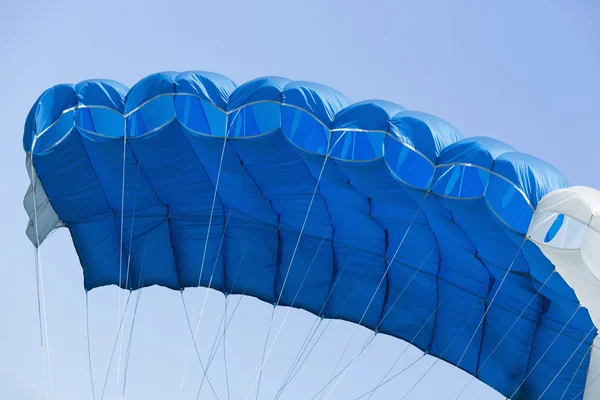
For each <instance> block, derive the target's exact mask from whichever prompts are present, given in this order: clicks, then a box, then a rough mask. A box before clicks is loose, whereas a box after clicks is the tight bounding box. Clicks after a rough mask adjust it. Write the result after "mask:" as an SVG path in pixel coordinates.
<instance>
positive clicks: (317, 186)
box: [246, 139, 329, 400]
mask: <svg viewBox="0 0 600 400" xmlns="http://www.w3.org/2000/svg"><path fill="white" fill-rule="evenodd" d="M328 140H329V139H328ZM328 156H329V153H325V159H324V160H323V165H322V166H321V171H320V172H319V177H318V178H317V182H316V184H315V188H314V190H313V193H312V196H311V199H310V203H309V204H308V210H306V215H305V216H304V221H303V222H302V227H301V229H300V234H299V235H298V240H297V241H296V246H295V247H294V251H293V252H292V258H291V259H290V264H289V266H288V269H287V271H286V274H285V278H284V279H283V285H282V286H281V290H280V292H279V296H278V297H277V302H276V303H275V307H277V306H278V305H279V302H280V301H281V296H282V295H283V291H284V289H285V285H286V283H287V279H288V277H289V274H290V271H291V270H292V265H293V264H294V260H295V257H296V252H297V251H298V246H299V245H300V240H301V239H302V234H303V233H304V228H305V227H306V222H307V221H308V216H309V214H310V210H311V209H312V205H313V202H314V200H315V196H316V195H317V190H318V189H319V183H320V182H321V178H322V177H323V172H324V171H325V165H326V164H327V159H328ZM299 290H300V288H298V291H299ZM292 305H293V304H292ZM292 305H290V307H289V308H288V310H287V312H286V314H285V317H284V319H283V322H282V323H281V326H280V327H279V330H278V331H277V334H276V335H275V339H273V343H272V344H271V347H270V348H269V351H268V352H267V354H266V356H265V358H264V360H263V363H262V365H261V368H260V370H259V371H258V374H257V376H256V378H254V382H253V383H252V386H250V390H249V391H248V394H247V395H246V400H248V398H249V396H250V393H251V392H252V389H254V385H256V382H257V380H258V379H259V378H260V376H261V374H262V370H263V368H264V363H265V362H266V361H267V360H268V359H269V355H270V354H271V350H273V347H274V346H275V343H276V342H277V339H278V338H279V334H280V333H281V330H282V329H283V326H284V325H285V322H286V321H287V317H288V315H289V314H290V311H291V309H292Z"/></svg>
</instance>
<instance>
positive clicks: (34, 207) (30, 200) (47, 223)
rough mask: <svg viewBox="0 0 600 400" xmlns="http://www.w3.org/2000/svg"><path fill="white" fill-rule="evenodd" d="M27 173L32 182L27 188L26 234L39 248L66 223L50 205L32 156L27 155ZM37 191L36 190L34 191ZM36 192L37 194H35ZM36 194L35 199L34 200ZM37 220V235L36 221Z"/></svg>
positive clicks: (25, 203)
mask: <svg viewBox="0 0 600 400" xmlns="http://www.w3.org/2000/svg"><path fill="white" fill-rule="evenodd" d="M26 165H27V171H28V172H29V177H30V179H32V182H31V183H30V184H29V188H27V192H26V193H25V198H24V199H23V206H24V207H25V211H26V212H27V215H29V223H28V224H27V230H26V234H27V237H28V238H29V240H30V241H31V243H33V245H34V246H36V247H37V246H39V245H41V244H42V242H43V241H44V240H45V239H46V238H47V237H48V235H50V234H51V233H52V232H54V231H55V230H56V229H58V228H60V227H62V226H64V223H63V222H62V221H61V220H60V218H58V215H57V214H56V211H54V207H52V204H51V203H50V199H48V196H47V195H46V192H45V191H44V187H43V186H42V182H41V181H40V178H39V177H38V175H37V173H36V172H35V168H34V167H33V166H32V163H31V154H29V153H28V154H27V158H26ZM34 189H35V190H34ZM34 192H35V193H34ZM34 194H35V199H34V197H33V196H34ZM36 218H37V235H36V226H35V220H36Z"/></svg>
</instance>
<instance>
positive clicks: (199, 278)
mask: <svg viewBox="0 0 600 400" xmlns="http://www.w3.org/2000/svg"><path fill="white" fill-rule="evenodd" d="M236 116H237V114H236ZM225 118H226V119H227V118H228V116H227V115H226V117H225ZM234 119H235V117H234ZM232 122H233V121H232ZM227 125H228V122H227V120H226V121H225V129H226V131H225V137H224V138H223V148H222V149H221V159H220V160H219V170H218V171H217V180H216V182H215V191H214V193H213V199H212V206H211V208H210V217H209V219H208V229H207V231H206V240H205V241H204V251H203V253H202V264H201V265H200V273H199V274H198V287H200V281H201V280H202V272H203V271H204V263H205V261H206V251H207V249H208V239H209V237H210V228H211V227H212V220H213V215H214V211H215V204H216V202H217V191H218V190H219V183H220V181H221V170H222V169H223V158H224V157H225V148H226V146H227Z"/></svg>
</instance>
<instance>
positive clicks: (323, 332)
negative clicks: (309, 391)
mask: <svg viewBox="0 0 600 400" xmlns="http://www.w3.org/2000/svg"><path fill="white" fill-rule="evenodd" d="M356 291H357V289H354V291H352V293H351V294H350V296H348V298H346V300H345V301H344V303H342V305H341V306H340V310H341V309H343V307H344V306H345V305H346V303H348V301H349V300H350V299H351V298H352V296H354V294H355V293H356ZM338 314H339V310H338V311H337V312H336V313H335V314H334V315H333V317H332V318H331V319H329V320H328V321H327V324H326V325H325V328H323V330H322V331H321V333H319V336H318V337H317V340H315V342H314V343H313V345H312V347H311V348H310V350H309V351H308V354H307V355H306V357H304V360H302V362H301V363H300V365H299V366H298V368H296V371H294V373H293V375H291V376H290V378H289V380H288V381H287V383H286V384H285V385H284V386H283V389H285V387H286V386H287V385H289V384H290V383H291V381H292V380H293V379H294V378H295V377H296V376H297V375H298V373H299V372H300V370H301V369H302V367H303V366H304V364H305V363H306V361H307V360H308V358H309V357H310V355H311V354H312V352H313V350H314V349H315V347H316V346H317V344H318V343H319V341H320V340H321V338H322V337H323V335H324V334H325V332H326V331H327V328H329V326H330V325H331V323H332V322H333V319H334V318H335V317H337V315H338ZM283 389H282V392H281V393H280V394H279V395H280V396H281V394H283ZM318 394H319V393H317V395H318ZM315 397H316V395H315Z"/></svg>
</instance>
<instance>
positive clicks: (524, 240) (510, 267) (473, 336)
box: [456, 238, 527, 367]
mask: <svg viewBox="0 0 600 400" xmlns="http://www.w3.org/2000/svg"><path fill="white" fill-rule="evenodd" d="M526 242H527V238H524V239H523V242H521V245H520V246H519V248H518V249H517V252H516V253H515V256H514V257H513V259H512V261H511V263H510V265H509V266H508V269H507V270H506V272H505V273H504V276H503V277H502V280H501V281H500V284H499V285H498V289H496V292H495V293H494V295H493V296H492V300H491V301H490V304H489V305H488V306H487V307H486V309H485V311H484V313H483V315H482V316H481V319H480V320H479V323H478V324H477V328H475V331H473V335H471V339H469V342H468V343H467V346H466V347H465V350H464V351H463V353H462V355H461V356H460V358H459V359H458V362H457V363H456V366H457V367H458V366H460V363H461V362H462V360H463V358H464V357H465V354H467V350H469V347H470V346H471V343H473V339H475V335H477V332H478V331H479V328H481V324H483V321H485V317H486V316H487V313H488V312H489V311H490V308H492V304H494V301H495V300H496V297H497V296H498V293H499V292H500V289H502V285H504V282H505V281H506V278H507V277H508V274H509V273H510V271H511V270H512V267H513V266H514V264H515V261H517V258H518V257H519V254H520V253H521V250H522V249H523V246H524V245H525V243H526Z"/></svg>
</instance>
